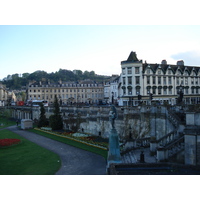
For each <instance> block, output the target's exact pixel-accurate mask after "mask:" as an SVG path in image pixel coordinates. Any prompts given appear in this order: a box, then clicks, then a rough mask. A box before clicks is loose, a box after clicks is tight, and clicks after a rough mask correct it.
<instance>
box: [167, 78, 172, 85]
mask: <svg viewBox="0 0 200 200" xmlns="http://www.w3.org/2000/svg"><path fill="white" fill-rule="evenodd" d="M168 84H170V85H171V84H172V77H168Z"/></svg>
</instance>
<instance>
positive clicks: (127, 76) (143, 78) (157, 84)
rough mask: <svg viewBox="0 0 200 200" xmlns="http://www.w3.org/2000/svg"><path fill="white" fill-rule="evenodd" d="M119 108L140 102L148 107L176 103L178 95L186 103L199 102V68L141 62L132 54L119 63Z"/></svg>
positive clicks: (179, 63)
mask: <svg viewBox="0 0 200 200" xmlns="http://www.w3.org/2000/svg"><path fill="white" fill-rule="evenodd" d="M121 70H122V73H121V82H120V91H119V92H120V99H119V105H124V106H126V105H138V103H139V101H143V102H145V103H146V104H151V102H152V101H151V100H152V98H153V101H157V102H159V103H161V104H162V103H164V102H167V103H169V104H171V105H174V104H176V103H177V99H178V97H179V96H180V93H182V94H183V102H184V103H185V104H197V103H200V87H199V83H200V67H194V66H185V65H184V61H182V60H181V61H177V64H176V65H171V64H167V61H166V60H163V61H162V62H161V63H160V64H150V63H146V62H145V63H143V62H142V60H138V58H137V55H136V53H135V52H131V53H130V55H129V57H128V59H127V60H125V61H122V62H121Z"/></svg>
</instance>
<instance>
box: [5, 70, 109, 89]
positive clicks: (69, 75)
mask: <svg viewBox="0 0 200 200" xmlns="http://www.w3.org/2000/svg"><path fill="white" fill-rule="evenodd" d="M108 78H109V76H104V75H97V74H95V72H94V71H84V72H82V71H81V70H76V71H75V72H73V71H70V70H67V69H59V71H56V72H51V73H47V72H45V71H42V70H38V71H35V72H33V73H23V74H13V75H8V76H7V77H5V78H4V79H3V80H2V81H1V82H2V84H4V85H6V88H9V89H10V90H17V89H21V88H22V87H24V86H26V85H27V84H28V83H29V81H37V82H39V81H48V80H50V82H51V83H57V82H58V81H60V80H62V81H64V82H65V81H80V80H85V79H90V80H93V81H96V82H103V81H105V80H106V79H108Z"/></svg>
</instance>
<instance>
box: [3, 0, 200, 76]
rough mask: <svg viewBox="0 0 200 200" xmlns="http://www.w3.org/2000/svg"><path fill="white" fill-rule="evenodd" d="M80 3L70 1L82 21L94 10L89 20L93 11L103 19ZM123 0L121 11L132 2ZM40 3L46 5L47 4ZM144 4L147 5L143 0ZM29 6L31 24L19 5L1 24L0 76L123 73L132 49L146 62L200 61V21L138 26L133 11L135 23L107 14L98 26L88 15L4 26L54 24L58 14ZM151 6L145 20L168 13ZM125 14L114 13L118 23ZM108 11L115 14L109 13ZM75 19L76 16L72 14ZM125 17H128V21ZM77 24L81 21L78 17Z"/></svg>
mask: <svg viewBox="0 0 200 200" xmlns="http://www.w3.org/2000/svg"><path fill="white" fill-rule="evenodd" d="M154 1H155V0H154ZM154 1H153V2H154ZM24 2H26V1H24ZM36 2H37V1H36ZM42 2H43V1H42ZM58 2H60V1H58ZM73 2H74V1H73ZM77 2H79V4H78V5H79V6H78V7H77V5H76V3H77ZM80 2H82V1H76V3H74V4H73V6H72V7H75V8H76V9H77V10H76V15H77V16H78V19H79V20H80V21H81V19H82V18H84V19H87V18H89V17H88V15H87V13H88V12H90V14H91V12H92V14H93V15H90V18H89V19H90V20H91V19H92V18H93V16H94V19H96V21H95V22H99V21H100V20H99V18H97V17H96V18H95V12H94V11H93V10H92V9H90V10H89V11H88V12H87V10H84V15H82V12H83V11H82V10H81V9H80V7H81V6H83V4H80ZM91 2H92V1H91ZM103 2H104V1H103ZM107 2H110V1H107ZM142 2H144V1H142ZM147 2H149V1H147ZM158 2H159V1H158ZM115 3H116V2H115ZM125 3H127V5H125V7H122V8H121V7H120V6H121V5H119V3H116V4H117V5H118V6H119V7H117V11H120V10H121V11H122V10H123V8H126V9H127V11H130V9H131V8H130V6H128V3H130V1H128V0H125V1H124V4H125ZM16 5H17V4H16V3H15V1H14V2H13V9H12V10H11V11H12V12H13V11H15V10H14V7H15V6H16ZM41 5H43V6H44V4H41ZM109 5H110V6H112V4H108V5H107V6H109ZM148 5H149V4H148ZM45 6H46V5H45ZM48 6H50V8H52V7H53V5H52V4H50V5H49V4H48ZM95 6H96V11H97V13H98V8H99V9H102V7H103V5H102V4H98V5H96V4H95ZM140 6H143V5H142V3H141V4H140ZM9 8H11V7H9ZM31 8H33V9H32V11H31V14H32V15H31V17H32V18H29V19H33V18H36V23H31V22H33V21H32V20H28V21H27V22H26V21H24V20H25V19H26V18H27V16H29V15H28V12H27V10H26V11H25V12H26V13H25V14H26V15H22V14H21V12H18V10H17V11H15V12H16V15H15V13H14V15H13V13H12V17H11V18H8V21H7V22H5V23H1V24H2V25H0V69H1V71H0V79H3V78H4V77H7V75H12V74H15V73H18V74H23V73H26V72H28V73H32V72H34V71H36V70H44V71H46V72H48V73H49V72H55V71H58V70H59V69H60V68H61V69H68V70H74V69H80V70H82V71H85V70H88V71H91V70H94V71H95V72H96V73H97V74H101V75H112V74H120V73H121V65H120V62H121V61H123V60H126V59H127V58H128V56H129V54H130V52H131V51H135V52H136V53H137V56H138V59H141V60H143V61H147V62H148V63H160V62H161V61H162V60H163V59H166V60H167V63H169V64H176V61H177V60H184V62H185V65H192V66H200V37H199V36H200V25H189V26H188V25H148V23H146V24H147V25H136V24H135V22H138V21H139V22H141V24H143V21H144V20H143V19H144V18H142V17H138V18H135V16H134V13H135V12H133V11H132V12H133V16H132V17H133V18H132V19H131V21H132V22H133V25H110V24H112V23H111V21H110V18H109V17H108V18H106V19H105V18H104V21H103V23H97V24H99V25H94V24H95V22H94V23H91V21H90V20H89V23H83V22H82V21H81V23H78V24H80V25H71V24H73V20H72V23H67V24H68V25H61V26H60V25H39V26H38V25H3V24H29V22H30V24H40V23H38V22H41V24H56V23H54V21H53V19H54V18H50V19H51V20H50V22H49V21H43V19H44V18H45V15H44V13H43V11H44V10H42V8H41V10H39V12H36V11H35V10H34V9H36V5H35V4H32V7H31ZM66 8H68V7H66ZM66 8H63V10H62V7H61V10H62V11H64V10H65V9H66ZM106 8H107V7H106ZM186 8H187V7H186ZM181 9H183V8H181ZM46 10H47V16H56V14H57V15H59V14H60V12H59V11H56V12H55V15H54V12H53V11H52V10H51V9H46ZM91 10H92V11H91ZM134 10H135V7H134ZM147 10H148V8H147V7H144V6H143V7H142V9H138V12H137V14H138V16H143V15H144V13H145V12H144V11H147ZM2 11H3V9H2ZM22 11H23V10H22ZM114 11H115V10H114ZM151 11H152V12H150V14H149V13H148V12H147V15H145V20H147V21H148V19H149V18H151V17H152V16H153V18H151V19H154V20H155V22H157V21H156V19H157V18H159V17H160V16H161V15H160V14H161V13H162V16H163V15H164V13H165V12H161V11H162V10H161V9H159V8H158V9H157V12H156V15H153V13H154V12H153V10H151ZM163 11H164V10H163ZM175 11H176V9H175V8H174V7H172V9H171V10H170V14H169V9H168V16H172V15H173V13H175ZM194 11H195V10H194ZM41 13H43V15H42V16H43V18H37V16H38V15H39V16H41ZM49 13H51V15H49ZM61 13H62V12H61ZM66 13H70V14H71V15H73V16H74V15H75V14H74V13H72V12H71V10H70V9H69V8H68V10H67V11H66ZM78 13H79V15H78ZM108 13H109V11H108V9H106V10H105V12H101V14H102V16H104V14H105V15H106V14H107V15H108ZM139 13H140V15H139ZM5 15H7V17H8V16H9V13H7V12H5V13H4V18H5ZM123 15H126V12H125V14H124V13H123V12H118V15H117V13H116V11H115V12H114V15H113V16H119V17H118V18H117V19H118V21H117V22H119V24H123V23H122V22H121V21H120V20H121V19H123ZM177 15H178V14H177ZM110 16H112V14H111V13H110ZM164 16H166V15H164ZM173 16H174V15H173ZM182 16H183V15H182ZM182 16H181V17H182ZM17 17H18V18H19V19H23V20H22V22H21V21H19V22H20V23H17V22H16V21H15V18H17ZM68 17H69V15H68V16H67V17H66V19H68ZM6 19H7V18H6ZM72 19H74V18H73V17H72ZM107 19H108V20H107ZM129 19H130V18H129ZM141 19H142V21H141ZM164 19H165V18H164ZM12 20H14V23H12ZM187 20H188V17H187V18H186V21H187ZM107 21H108V24H109V25H100V24H107V23H106V22H107ZM131 21H130V20H128V24H131V23H130V22H131ZM174 21H175V22H177V21H176V18H174ZM0 22H1V21H0ZM45 22H47V23H45ZM48 22H49V23H48ZM61 22H62V23H61V24H63V21H62V20H61ZM67 22H69V21H67ZM86 22H87V21H86ZM113 22H114V23H113V24H118V23H116V21H115V20H114V21H113ZM124 22H126V21H125V20H124ZM148 22H149V21H148ZM162 22H163V21H162ZM164 22H165V20H164ZM58 24H60V23H58ZM74 24H77V20H76V18H75V21H74ZM83 24H91V25H83ZM125 24H126V23H125ZM150 24H154V23H150ZM172 24H173V23H172ZM180 24H182V23H180ZM183 24H184V23H183Z"/></svg>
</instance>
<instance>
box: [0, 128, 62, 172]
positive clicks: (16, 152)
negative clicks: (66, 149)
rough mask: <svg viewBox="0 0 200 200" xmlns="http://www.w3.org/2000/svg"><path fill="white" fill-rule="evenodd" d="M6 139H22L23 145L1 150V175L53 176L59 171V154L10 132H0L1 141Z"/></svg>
mask: <svg viewBox="0 0 200 200" xmlns="http://www.w3.org/2000/svg"><path fill="white" fill-rule="evenodd" d="M4 138H17V139H21V141H22V143H21V144H18V145H16V146H11V147H7V148H0V175H53V174H55V173H56V172H57V171H58V170H59V168H60V166H61V161H60V158H59V156H58V155H57V154H55V153H53V152H51V151H49V150H46V149H44V148H42V147H40V146H38V145H36V144H34V143H32V142H30V141H28V140H26V139H25V138H23V137H21V136H19V135H17V134H15V133H13V132H11V131H9V130H1V131H0V139H4Z"/></svg>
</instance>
